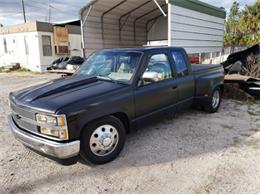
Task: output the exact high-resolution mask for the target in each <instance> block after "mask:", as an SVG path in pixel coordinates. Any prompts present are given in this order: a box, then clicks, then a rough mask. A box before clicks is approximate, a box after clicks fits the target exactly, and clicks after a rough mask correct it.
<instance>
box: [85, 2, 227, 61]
mask: <svg viewBox="0 0 260 195" xmlns="http://www.w3.org/2000/svg"><path fill="white" fill-rule="evenodd" d="M80 14H81V25H82V34H83V47H84V51H85V55H86V56H88V55H90V54H91V53H92V52H93V51H96V50H99V49H102V48H113V47H140V46H145V45H167V46H180V47H184V48H185V49H186V51H187V52H188V53H189V54H198V55H199V54H201V56H205V55H210V56H211V55H218V53H220V52H221V50H222V48H223V35H224V21H225V15H226V13H225V11H224V9H222V8H217V7H214V6H212V5H209V4H206V3H203V2H200V1H198V0H93V1H91V2H89V3H88V4H87V5H86V6H85V7H83V8H82V9H81V12H80Z"/></svg>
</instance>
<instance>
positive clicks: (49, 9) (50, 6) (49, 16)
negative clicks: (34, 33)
mask: <svg viewBox="0 0 260 195" xmlns="http://www.w3.org/2000/svg"><path fill="white" fill-rule="evenodd" d="M50 22H51V5H50V4H49V23H50Z"/></svg>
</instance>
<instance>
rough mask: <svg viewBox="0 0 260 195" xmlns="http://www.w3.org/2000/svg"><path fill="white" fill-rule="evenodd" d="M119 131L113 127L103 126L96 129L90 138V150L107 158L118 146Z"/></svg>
mask: <svg viewBox="0 0 260 195" xmlns="http://www.w3.org/2000/svg"><path fill="white" fill-rule="evenodd" d="M118 138H119V135H118V131H117V129H116V128H115V127H114V126H112V125H102V126H100V127H98V128H97V129H95V131H94V132H93V133H92V135H91V137H90V142H89V144H90V149H91V151H92V152H93V153H94V154H95V155H97V156H106V155H108V154H110V153H111V152H113V151H114V149H115V148H116V146H117V144H118Z"/></svg>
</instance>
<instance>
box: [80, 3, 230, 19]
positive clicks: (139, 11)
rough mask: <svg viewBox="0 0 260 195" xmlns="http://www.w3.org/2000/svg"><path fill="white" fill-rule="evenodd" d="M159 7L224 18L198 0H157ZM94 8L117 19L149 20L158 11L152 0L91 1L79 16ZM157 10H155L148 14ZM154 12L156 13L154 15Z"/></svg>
mask: <svg viewBox="0 0 260 195" xmlns="http://www.w3.org/2000/svg"><path fill="white" fill-rule="evenodd" d="M157 2H158V3H159V4H160V6H161V7H163V9H164V10H166V9H165V8H166V6H165V5H167V3H170V4H173V5H176V6H180V7H183V8H186V9H190V10H194V11H198V12H201V13H205V14H208V15H212V16H216V17H220V18H225V17H226V12H225V10H224V9H222V8H218V7H215V6H212V5H210V4H207V3H204V2H201V1H199V0H157ZM90 6H95V8H96V10H98V12H99V13H100V16H102V15H109V14H113V15H116V16H118V17H124V16H128V15H129V14H131V17H133V18H139V17H141V16H142V15H145V14H146V13H147V15H145V16H147V17H149V18H151V17H152V15H154V16H155V15H156V13H157V15H158V12H160V10H159V9H158V7H157V6H156V4H155V2H154V1H153V0H91V1H90V2H89V3H88V4H86V6H84V7H83V8H82V9H81V10H80V15H82V13H83V12H84V11H85V10H86V9H87V8H89V7H90ZM153 8H154V9H156V8H157V10H155V11H153V12H151V13H149V12H150V11H152V10H153ZM154 12H156V13H154Z"/></svg>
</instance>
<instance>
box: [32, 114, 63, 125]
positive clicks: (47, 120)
mask: <svg viewBox="0 0 260 195" xmlns="http://www.w3.org/2000/svg"><path fill="white" fill-rule="evenodd" d="M36 121H37V122H38V123H42V124H50V125H55V126H64V125H66V117H65V115H60V116H49V115H43V114H36Z"/></svg>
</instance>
